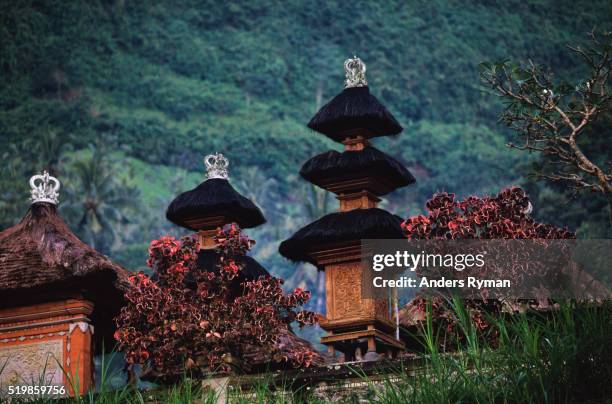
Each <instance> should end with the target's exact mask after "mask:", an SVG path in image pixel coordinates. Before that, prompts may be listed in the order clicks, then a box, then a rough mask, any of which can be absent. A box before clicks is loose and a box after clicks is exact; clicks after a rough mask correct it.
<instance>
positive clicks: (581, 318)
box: [13, 300, 612, 404]
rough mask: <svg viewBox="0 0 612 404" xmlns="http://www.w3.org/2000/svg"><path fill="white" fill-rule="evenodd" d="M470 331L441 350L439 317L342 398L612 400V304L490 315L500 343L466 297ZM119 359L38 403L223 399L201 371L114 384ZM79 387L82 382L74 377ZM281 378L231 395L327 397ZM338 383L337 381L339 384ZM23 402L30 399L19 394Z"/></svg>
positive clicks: (458, 311) (457, 309) (286, 399)
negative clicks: (485, 334)
mask: <svg viewBox="0 0 612 404" xmlns="http://www.w3.org/2000/svg"><path fill="white" fill-rule="evenodd" d="M451 306H452V309H453V313H454V315H455V317H456V319H457V322H458V326H459V329H460V330H461V331H460V332H461V335H460V336H459V337H458V338H459V339H460V340H461V343H460V349H459V350H458V351H457V352H453V353H445V352H441V351H440V349H439V348H438V345H437V344H436V341H439V336H440V335H439V333H440V332H441V330H438V329H436V327H435V326H434V323H433V321H432V319H431V317H430V316H428V317H427V319H426V321H425V322H424V324H423V325H422V327H421V329H420V331H419V333H418V335H416V336H415V337H416V338H418V339H419V340H420V341H421V343H422V345H423V353H422V355H421V357H420V358H419V360H418V361H414V360H411V361H405V362H403V363H401V362H400V363H397V367H396V368H395V369H394V370H392V371H387V373H386V374H385V376H383V377H382V379H380V378H378V379H376V380H374V379H372V378H370V377H369V376H368V375H366V374H364V373H360V371H359V370H357V369H358V367H355V377H356V378H361V380H362V381H363V382H365V383H364V384H365V386H366V387H365V389H353V390H352V391H349V394H348V395H345V396H344V397H343V398H340V399H339V400H338V402H381V403H436V404H438V403H578V402H586V403H600V402H612V383H611V382H612V349H611V347H612V321H611V320H612V319H611V314H612V310H611V308H612V307H611V304H610V302H606V303H605V304H603V305H598V306H597V305H586V304H576V303H564V304H561V305H560V306H559V308H558V309H557V310H554V311H551V312H548V313H533V312H532V313H521V314H515V315H512V316H505V317H497V318H490V321H491V322H492V324H493V328H494V331H496V332H497V333H498V334H499V338H498V340H497V341H496V342H494V343H491V342H488V340H487V339H484V338H482V337H481V336H479V334H478V333H477V331H476V328H475V326H474V324H473V323H472V322H471V321H470V316H469V315H468V311H467V309H466V308H465V307H464V306H463V304H462V302H461V301H460V300H453V301H452V302H451ZM109 362H110V361H109V360H107V358H106V357H102V362H101V371H100V380H99V383H98V386H99V387H98V388H97V390H96V391H91V392H89V393H87V394H86V395H84V396H82V397H74V398H63V399H60V400H52V399H50V398H39V399H37V400H34V401H29V402H35V403H52V402H61V403H74V404H85V403H101V404H107V403H108V404H111V403H112V404H115V403H121V404H123V403H177V404H178V403H203V404H204V403H216V402H217V398H218V396H217V393H216V392H214V391H211V390H210V389H207V388H206V387H203V386H202V382H201V381H199V380H192V379H189V378H187V377H185V378H184V379H183V380H182V381H181V382H180V383H177V384H176V385H174V386H169V387H158V388H155V389H148V390H144V389H138V388H136V387H135V386H124V387H121V388H118V389H117V388H112V387H111V386H110V385H111V383H110V382H109V381H110V380H111V379H112V377H113V374H112V372H113V371H112V369H113V367H112V366H110V363H109ZM71 383H73V384H74V385H73V388H75V389H76V388H77V387H78V381H71ZM284 383H285V384H284V385H280V386H279V385H275V383H274V382H273V380H272V377H271V376H270V375H262V376H261V377H260V378H257V379H256V380H255V382H254V383H252V384H251V386H250V387H249V388H247V389H242V390H240V389H239V388H238V389H237V388H234V389H232V390H231V391H230V395H229V402H231V403H240V404H242V403H245V404H253V403H262V404H264V403H283V404H284V403H290V402H305V403H324V402H328V400H329V397H327V398H326V397H315V396H314V395H313V394H312V392H313V389H306V388H304V387H303V386H294V385H292V383H291V380H287V381H285V382H284ZM331 390H332V391H333V387H332V389H331ZM13 402H15V403H20V402H25V400H21V401H19V400H13Z"/></svg>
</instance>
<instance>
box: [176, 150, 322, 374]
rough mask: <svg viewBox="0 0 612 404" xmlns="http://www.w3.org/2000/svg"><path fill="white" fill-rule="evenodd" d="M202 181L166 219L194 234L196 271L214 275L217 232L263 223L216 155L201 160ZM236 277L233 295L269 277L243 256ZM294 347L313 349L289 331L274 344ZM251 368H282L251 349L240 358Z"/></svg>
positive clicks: (225, 163) (223, 160) (178, 201)
mask: <svg viewBox="0 0 612 404" xmlns="http://www.w3.org/2000/svg"><path fill="white" fill-rule="evenodd" d="M204 164H205V166H206V179H205V181H204V182H202V183H201V184H200V185H198V186H197V187H195V188H194V189H192V190H189V191H186V192H183V193H182V194H180V195H179V196H177V197H176V198H175V199H174V200H173V201H172V202H171V203H170V205H169V206H168V209H167V211H166V218H167V219H168V220H169V221H171V222H172V223H174V224H176V225H179V226H181V227H184V228H186V229H188V230H191V231H195V232H197V235H198V239H199V243H200V252H199V253H198V268H200V269H202V270H206V271H215V270H216V267H217V264H218V254H217V252H216V251H215V247H216V244H215V236H216V234H217V231H218V229H219V228H222V227H223V226H224V225H226V224H230V223H236V224H237V225H238V226H239V227H240V228H241V229H248V228H253V227H257V226H259V225H262V224H264V223H265V222H266V219H265V218H264V215H263V214H262V212H261V210H260V209H259V208H258V207H257V206H256V205H255V204H254V203H253V202H252V201H250V200H249V199H247V198H246V197H244V196H243V195H241V194H240V193H239V192H238V191H236V190H235V189H234V187H233V186H232V185H231V184H230V182H229V173H228V166H229V161H228V159H227V158H225V157H224V156H223V155H222V154H220V153H215V154H210V155H208V156H206V157H205V158H204ZM243 259H244V261H243V262H239V264H241V265H242V266H243V268H242V270H241V272H240V275H239V276H238V277H236V279H235V280H234V285H235V286H234V287H235V289H234V293H233V294H234V295H239V294H241V293H243V291H242V289H241V286H240V285H241V283H242V282H243V281H245V280H251V279H257V278H259V277H260V276H270V274H269V273H268V271H267V270H266V269H265V268H264V267H263V266H262V265H261V264H260V263H259V262H257V260H255V259H254V258H252V257H250V256H248V255H247V256H245V257H244V258H243ZM296 346H302V347H308V349H309V350H312V351H314V348H312V346H311V345H310V344H309V343H308V342H307V341H306V340H303V339H301V338H299V337H297V336H296V335H295V334H294V333H293V332H291V330H290V329H287V330H283V332H282V335H281V337H280V338H279V341H278V348H279V349H280V350H281V351H283V350H285V349H287V350H289V349H291V348H295V347H296ZM244 359H246V361H248V362H249V363H250V365H251V368H250V369H248V370H249V371H251V372H255V371H258V370H262V371H263V370H266V369H278V368H282V367H284V366H285V365H286V364H283V363H272V362H271V359H270V358H268V357H267V356H265V355H262V353H261V352H259V351H258V350H256V349H254V350H253V351H252V355H250V357H249V358H244ZM322 362H323V358H322V357H316V358H315V359H314V363H315V364H317V363H318V364H320V363H322Z"/></svg>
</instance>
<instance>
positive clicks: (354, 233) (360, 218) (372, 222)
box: [278, 208, 403, 264]
mask: <svg viewBox="0 0 612 404" xmlns="http://www.w3.org/2000/svg"><path fill="white" fill-rule="evenodd" d="M401 223H402V218H400V217H399V216H395V215H392V214H391V213H389V212H387V211H386V210H382V209H378V208H370V209H354V210H351V211H348V212H337V213H331V214H329V215H326V216H323V217H322V218H320V219H319V220H316V221H314V222H312V223H310V224H309V225H307V226H305V227H303V228H301V229H300V230H298V231H297V232H296V233H295V234H294V235H293V236H291V238H289V239H287V240H285V241H283V242H282V243H281V244H280V246H279V248H278V251H279V252H280V253H281V255H283V256H284V257H286V258H289V259H290V260H292V261H306V262H310V263H312V264H314V261H313V259H312V257H311V256H310V254H309V251H312V249H313V248H315V247H317V246H323V245H326V244H332V243H334V244H335V243H343V242H348V241H358V240H363V239H385V238H389V239H395V238H402V237H403V231H402V228H401V226H400V224H401Z"/></svg>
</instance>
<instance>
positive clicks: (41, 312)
mask: <svg viewBox="0 0 612 404" xmlns="http://www.w3.org/2000/svg"><path fill="white" fill-rule="evenodd" d="M92 311H93V304H92V303H91V302H89V301H87V300H81V299H68V300H62V301H57V302H51V303H44V304H36V305H31V306H23V307H16V308H5V309H0V369H3V370H2V372H1V373H0V390H2V392H3V393H6V390H7V388H8V386H10V385H12V386H24V385H32V386H36V385H38V386H40V385H43V384H45V385H56V386H62V385H63V386H65V388H66V392H67V393H69V394H70V395H74V393H75V391H74V389H73V388H72V386H73V385H74V386H75V387H76V390H77V392H78V393H79V394H83V393H85V392H86V391H87V390H88V389H89V388H90V387H91V386H92V383H93V350H92V336H93V331H94V330H93V326H92V325H91V324H90V320H89V317H88V316H89V315H90V314H91V312H92Z"/></svg>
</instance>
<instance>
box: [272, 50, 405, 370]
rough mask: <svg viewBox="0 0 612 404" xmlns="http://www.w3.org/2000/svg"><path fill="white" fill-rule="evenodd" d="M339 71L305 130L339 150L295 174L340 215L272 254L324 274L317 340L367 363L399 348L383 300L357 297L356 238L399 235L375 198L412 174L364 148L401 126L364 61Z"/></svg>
mask: <svg viewBox="0 0 612 404" xmlns="http://www.w3.org/2000/svg"><path fill="white" fill-rule="evenodd" d="M344 70H345V72H346V83H345V89H344V91H342V92H341V93H340V94H338V95H337V96H336V97H335V98H334V99H332V100H331V101H330V102H329V103H328V104H326V105H325V106H323V108H321V110H320V111H319V112H317V114H316V115H315V116H314V117H313V118H312V119H311V121H310V122H309V123H308V127H310V128H311V129H313V130H315V131H317V132H320V133H322V134H324V135H325V136H327V137H329V138H330V139H332V140H334V141H336V142H339V143H342V144H344V147H345V150H344V151H343V152H342V153H340V152H337V151H333V150H331V151H328V152H326V153H323V154H320V155H318V156H315V157H313V158H312V159H310V160H308V161H307V162H306V163H305V164H304V166H303V167H302V169H301V170H300V174H301V176H302V177H303V178H304V179H306V180H307V181H310V182H311V183H313V184H315V185H317V186H319V187H321V188H323V189H326V190H328V191H330V192H333V193H335V194H336V195H337V198H338V200H339V201H340V211H339V212H336V213H331V214H329V215H326V216H324V217H322V218H320V219H319V220H317V221H315V222H313V223H311V224H309V225H308V226H306V227H304V228H302V229H301V230H299V231H298V232H297V233H295V234H294V235H293V236H292V237H291V238H289V239H288V240H285V241H284V242H283V243H282V244H281V245H280V248H279V251H280V253H281V254H282V255H284V256H285V257H287V258H289V259H292V260H294V261H306V262H310V263H312V264H314V265H316V266H317V268H318V269H319V270H323V271H325V279H326V281H325V285H326V311H327V313H326V317H325V318H323V319H322V321H321V326H322V327H323V328H324V329H325V330H326V331H328V334H327V335H326V336H325V337H323V338H322V339H321V342H322V343H323V344H325V345H327V347H328V351H329V353H331V354H334V353H335V351H340V352H342V353H343V354H344V356H345V359H346V360H355V359H357V360H359V359H362V358H364V359H366V360H368V359H376V358H379V357H380V354H384V355H385V356H387V357H392V356H395V355H396V354H397V352H398V351H400V350H402V349H403V348H404V345H403V343H402V342H401V341H399V340H398V339H397V338H396V327H395V324H394V321H393V313H392V310H391V304H390V303H391V302H390V300H389V298H369V297H364V296H362V290H361V282H362V268H361V262H360V261H361V258H362V257H361V240H362V239H384V238H401V237H402V230H401V227H400V223H401V219H400V218H399V217H397V216H395V215H392V214H391V213H389V212H387V211H385V210H382V209H379V208H377V206H378V203H379V202H380V198H379V197H380V196H383V195H386V194H388V193H390V192H392V191H393V190H395V189H397V188H399V187H403V186H406V185H409V184H411V183H413V182H414V177H413V176H412V175H411V174H410V172H408V170H407V169H406V168H405V167H404V166H403V165H402V164H401V163H399V162H398V161H396V160H395V159H393V158H392V157H390V156H388V155H386V154H385V153H383V152H381V151H379V150H377V149H376V148H374V147H372V146H371V145H370V141H369V139H371V138H374V137H378V136H389V135H397V134H398V133H400V132H401V131H402V127H401V126H400V125H399V124H398V123H397V121H396V120H395V118H394V117H393V116H392V115H391V113H390V112H389V111H388V110H387V109H386V108H385V107H384V106H383V105H382V104H381V103H380V102H379V101H378V100H377V99H376V98H375V97H374V96H373V95H371V94H370V90H369V88H368V85H367V82H366V78H365V71H366V67H365V64H364V63H363V62H362V61H361V59H359V58H357V57H356V56H355V57H354V58H352V59H348V60H347V61H346V62H345V63H344ZM377 296H379V295H378V294H377ZM363 353H365V356H363V357H362V354H363Z"/></svg>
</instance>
